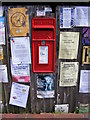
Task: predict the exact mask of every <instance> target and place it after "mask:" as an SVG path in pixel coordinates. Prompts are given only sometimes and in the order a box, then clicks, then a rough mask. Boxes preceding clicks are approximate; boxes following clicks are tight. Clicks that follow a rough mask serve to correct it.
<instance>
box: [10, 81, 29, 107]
mask: <svg viewBox="0 0 90 120" xmlns="http://www.w3.org/2000/svg"><path fill="white" fill-rule="evenodd" d="M28 94H29V86H28V85H22V84H19V83H15V82H13V83H12V88H11V94H10V101H9V104H10V105H15V106H19V107H23V108H26V104H27V100H28Z"/></svg>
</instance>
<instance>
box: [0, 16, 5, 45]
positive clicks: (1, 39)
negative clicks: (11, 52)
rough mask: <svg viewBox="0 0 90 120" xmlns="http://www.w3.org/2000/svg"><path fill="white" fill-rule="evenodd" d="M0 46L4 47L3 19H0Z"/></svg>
mask: <svg viewBox="0 0 90 120" xmlns="http://www.w3.org/2000/svg"><path fill="white" fill-rule="evenodd" d="M0 45H5V17H0Z"/></svg>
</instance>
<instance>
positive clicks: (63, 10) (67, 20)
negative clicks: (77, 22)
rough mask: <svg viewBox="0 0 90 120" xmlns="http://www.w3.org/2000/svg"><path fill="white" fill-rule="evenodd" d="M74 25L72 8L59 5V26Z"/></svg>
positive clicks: (69, 26) (67, 26)
mask: <svg viewBox="0 0 90 120" xmlns="http://www.w3.org/2000/svg"><path fill="white" fill-rule="evenodd" d="M73 26H74V8H73V7H60V28H71V27H73Z"/></svg>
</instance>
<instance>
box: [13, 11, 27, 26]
mask: <svg viewBox="0 0 90 120" xmlns="http://www.w3.org/2000/svg"><path fill="white" fill-rule="evenodd" d="M11 23H12V24H13V26H15V27H22V26H25V23H26V17H25V15H24V14H23V13H21V12H16V13H14V14H13V15H12V16H11Z"/></svg>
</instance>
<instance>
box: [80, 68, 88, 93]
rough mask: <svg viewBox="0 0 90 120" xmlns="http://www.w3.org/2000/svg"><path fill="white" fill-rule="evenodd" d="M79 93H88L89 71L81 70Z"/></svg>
mask: <svg viewBox="0 0 90 120" xmlns="http://www.w3.org/2000/svg"><path fill="white" fill-rule="evenodd" d="M79 92H80V93H90V70H81V75H80V89H79Z"/></svg>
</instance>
